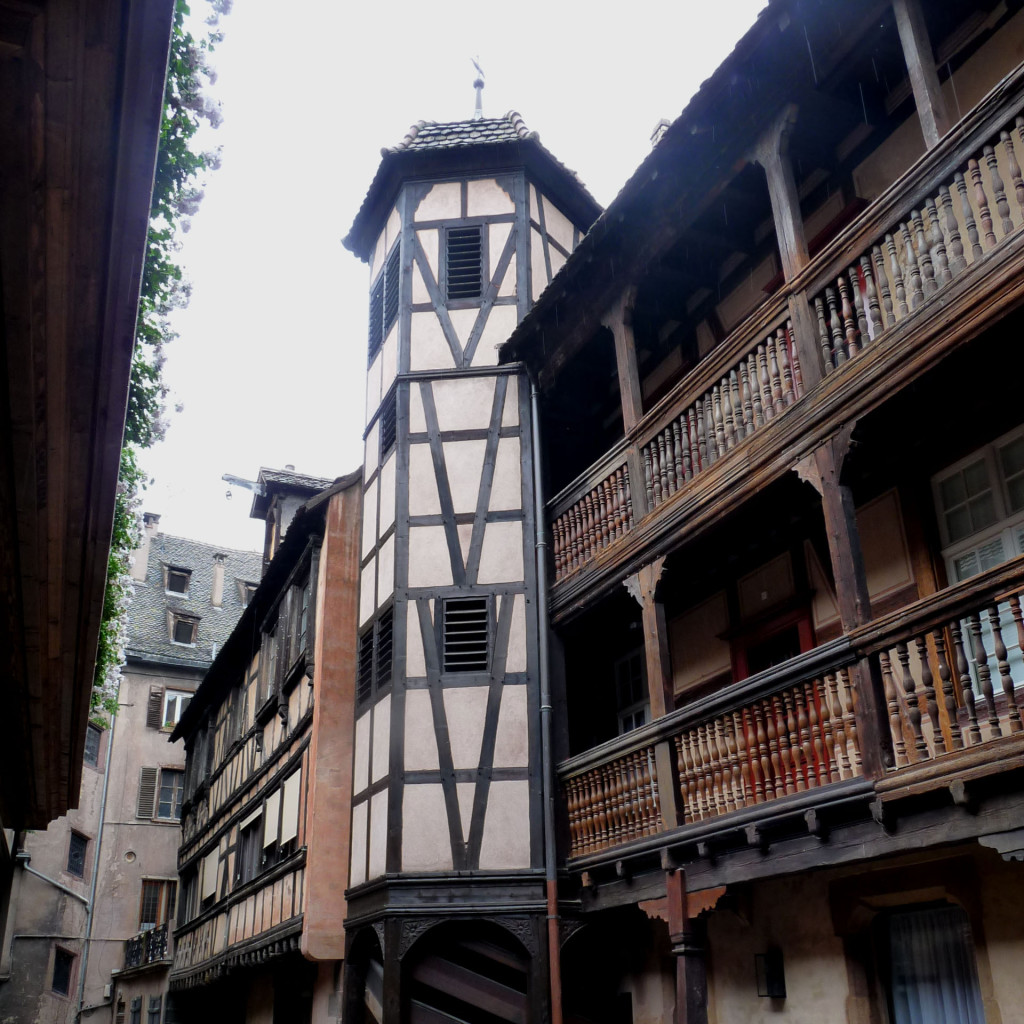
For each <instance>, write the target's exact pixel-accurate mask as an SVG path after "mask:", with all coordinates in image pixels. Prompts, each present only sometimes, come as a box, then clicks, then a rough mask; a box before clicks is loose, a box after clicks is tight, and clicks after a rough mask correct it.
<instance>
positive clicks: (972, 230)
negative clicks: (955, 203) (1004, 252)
mask: <svg viewBox="0 0 1024 1024" xmlns="http://www.w3.org/2000/svg"><path fill="white" fill-rule="evenodd" d="M953 184H955V185H956V190H957V192H959V193H960V209H961V211H962V212H963V216H964V227H966V228H967V240H968V241H969V242H970V243H971V256H972V259H975V260H976V259H978V258H979V257H980V256H981V255H982V254H983V253H984V250H983V249H982V248H981V242H980V241H979V240H978V225H977V224H976V223H975V221H974V209H973V207H972V206H971V200H970V197H969V196H968V194H967V181H966V180H965V178H964V176H963V175H962V174H960V173H959V172H958V173H956V174H954V175H953Z"/></svg>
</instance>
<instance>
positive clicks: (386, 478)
mask: <svg viewBox="0 0 1024 1024" xmlns="http://www.w3.org/2000/svg"><path fill="white" fill-rule="evenodd" d="M396 463H397V459H396V458H395V450H394V449H393V448H392V449H391V455H390V457H389V458H388V459H387V461H386V462H385V463H384V465H383V466H381V468H380V477H379V479H380V530H379V532H378V534H377V535H378V536H379V537H382V536H383V535H384V534H385V533H387V531H388V527H389V526H390V525H391V524H392V523H393V522H394V521H395V465H396Z"/></svg>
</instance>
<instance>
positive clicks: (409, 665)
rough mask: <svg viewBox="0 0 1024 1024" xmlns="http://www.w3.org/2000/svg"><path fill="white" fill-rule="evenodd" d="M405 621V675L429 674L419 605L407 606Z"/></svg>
mask: <svg viewBox="0 0 1024 1024" xmlns="http://www.w3.org/2000/svg"><path fill="white" fill-rule="evenodd" d="M405 622H406V626H405V675H406V678H408V679H420V678H422V677H423V676H425V675H426V674H427V660H426V658H425V657H424V655H423V635H422V634H421V633H420V613H419V607H418V605H416V604H409V605H407V606H406V608H405ZM406 714H408V711H406Z"/></svg>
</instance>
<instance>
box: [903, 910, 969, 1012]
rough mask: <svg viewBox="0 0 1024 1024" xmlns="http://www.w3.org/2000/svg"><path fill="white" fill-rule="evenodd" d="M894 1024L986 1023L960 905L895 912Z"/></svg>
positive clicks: (967, 933)
mask: <svg viewBox="0 0 1024 1024" xmlns="http://www.w3.org/2000/svg"><path fill="white" fill-rule="evenodd" d="M889 938H890V950H891V956H892V1007H893V1024H984V1022H985V1014H984V1011H983V1010H982V1007H981V992H980V990H979V988H978V968H977V965H976V964H975V961H974V943H973V942H972V941H971V926H970V923H969V922H968V920H967V915H966V914H965V913H964V911H963V910H962V909H961V908H960V907H939V908H936V909H930V910H914V911H909V912H906V913H900V914H893V915H892V917H891V918H890V919H889Z"/></svg>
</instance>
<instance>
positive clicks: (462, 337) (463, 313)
mask: <svg viewBox="0 0 1024 1024" xmlns="http://www.w3.org/2000/svg"><path fill="white" fill-rule="evenodd" d="M479 316H480V310H479V309H476V308H472V309H450V310H448V319H449V320H451V322H452V327H454V328H455V336H456V337H457V338H458V339H459V345H460V346H461V347H462V350H463V352H465V350H466V346H467V345H468V344H469V337H470V335H471V334H472V333H473V328H474V327H475V326H476V322H477V319H478V318H479Z"/></svg>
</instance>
